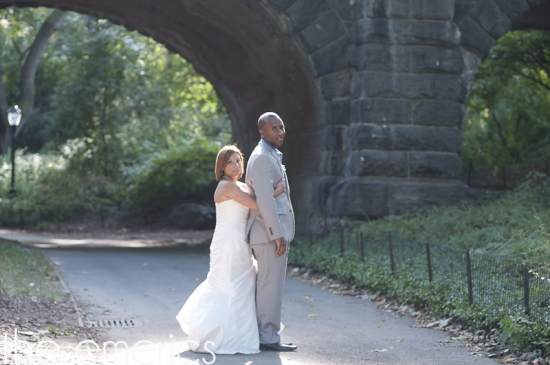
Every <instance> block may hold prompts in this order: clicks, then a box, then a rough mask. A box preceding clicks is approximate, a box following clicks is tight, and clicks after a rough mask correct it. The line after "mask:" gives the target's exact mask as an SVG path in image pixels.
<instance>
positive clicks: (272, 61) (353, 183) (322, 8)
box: [0, 0, 550, 231]
mask: <svg viewBox="0 0 550 365" xmlns="http://www.w3.org/2000/svg"><path fill="white" fill-rule="evenodd" d="M11 5H21V6H47V7H56V8H61V9H67V10H74V11H78V12H81V13H86V14H91V15H94V16H97V17H103V18H107V19H109V20H111V21H113V22H115V23H117V24H122V25H124V26H126V27H127V28H129V29H136V30H137V31H139V32H141V33H143V34H145V35H148V36H150V37H153V38H154V39H156V40H157V41H159V42H161V43H163V44H165V45H166V46H167V47H168V48H169V49H171V50H173V51H174V52H177V53H179V54H181V55H182V56H183V57H185V58H186V59H188V60H189V61H190V62H192V63H193V65H194V66H195V68H196V69H197V70H198V71H199V72H201V73H202V74H204V75H205V76H206V77H207V78H208V79H209V80H210V81H211V82H212V84H213V85H214V87H215V88H216V90H217V92H218V95H219V96H220V98H221V99H222V101H223V102H224V104H225V106H226V108H227V110H228V113H229V115H230V117H231V120H232V126H233V137H234V140H235V141H238V142H239V144H240V146H241V147H242V149H243V150H244V152H245V156H246V155H247V154H248V153H250V151H251V150H252V149H253V147H254V145H255V144H256V143H257V141H258V137H259V136H258V132H257V128H256V121H257V118H258V116H259V115H260V114H261V113H262V112H264V111H267V110H270V111H275V112H277V113H279V114H280V115H281V116H282V118H283V120H284V121H285V124H286V126H287V132H288V134H287V140H286V141H285V145H284V146H283V148H282V150H283V152H284V154H285V164H286V165H287V171H288V173H289V176H290V179H291V180H292V181H291V187H292V197H293V203H294V206H295V210H296V212H297V215H298V223H299V224H298V227H297V228H298V230H299V231H304V230H306V229H307V228H306V227H313V226H315V222H318V221H325V222H326V221H327V218H332V217H333V218H339V217H343V216H347V217H353V218H364V217H367V216H368V217H380V216H384V215H387V214H394V213H397V214H399V213H408V212H412V211H415V210H417V209H421V208H423V207H428V206H432V205H439V204H456V203H458V202H460V201H463V200H465V199H469V198H470V197H471V191H470V190H469V188H468V187H467V186H465V185H464V184H462V183H461V182H460V180H459V178H460V170H461V157H460V153H461V146H462V130H461V127H462V120H463V117H464V105H465V102H466V100H467V97H468V90H469V86H470V84H471V82H472V80H473V77H474V75H475V71H476V69H477V67H478V65H479V63H480V62H481V61H482V60H483V59H484V58H485V57H486V56H487V54H488V52H489V50H490V48H491V47H492V45H493V44H494V43H495V41H496V39H498V38H499V37H500V36H502V35H503V34H504V33H506V32H507V31H509V30H510V29H525V28H529V27H537V28H544V29H550V0H224V1H220V0H116V1H113V0H0V7H6V6H11ZM312 223H313V224H312Z"/></svg>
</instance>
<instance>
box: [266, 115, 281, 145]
mask: <svg viewBox="0 0 550 365" xmlns="http://www.w3.org/2000/svg"><path fill="white" fill-rule="evenodd" d="M285 134H286V131H285V124H284V123H283V121H282V120H280V119H279V118H276V117H271V118H269V119H268V120H267V121H266V122H265V124H264V126H263V128H262V129H260V135H261V136H262V139H263V140H264V141H266V142H267V143H269V144H270V145H271V146H272V147H274V148H279V147H281V146H282V145H283V141H284V139H285Z"/></svg>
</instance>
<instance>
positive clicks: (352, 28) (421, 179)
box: [269, 0, 544, 218]
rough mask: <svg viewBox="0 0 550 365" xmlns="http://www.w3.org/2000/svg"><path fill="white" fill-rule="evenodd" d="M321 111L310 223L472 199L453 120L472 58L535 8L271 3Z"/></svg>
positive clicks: (526, 2) (430, 2)
mask: <svg viewBox="0 0 550 365" xmlns="http://www.w3.org/2000/svg"><path fill="white" fill-rule="evenodd" d="M269 1H270V2H271V3H272V4H274V5H275V6H276V7H278V9H279V10H281V11H282V12H283V13H284V14H285V16H286V17H287V19H288V22H289V24H290V29H291V30H292V31H293V32H295V33H296V34H297V35H298V38H299V42H301V44H302V47H303V49H304V52H305V53H306V54H307V55H308V57H309V59H310V61H311V64H312V69H313V72H314V74H315V77H316V80H317V87H318V90H319V99H320V105H321V109H322V110H321V111H320V112H321V120H320V126H319V129H320V130H321V131H322V133H321V135H320V142H319V144H318V146H319V149H320V151H319V152H320V157H321V159H320V163H319V176H318V177H317V176H316V177H315V178H314V179H312V181H311V184H310V185H309V190H311V194H310V197H311V206H310V210H309V215H310V216H317V217H319V216H323V217H327V216H328V217H341V216H348V217H355V218H363V217H365V216H369V217H380V216H384V215H387V214H399V213H407V212H411V211H415V210H417V209H421V208H423V207H427V206H431V205H439V204H456V203H458V202H461V201H463V200H467V199H470V198H471V196H472V192H471V191H470V189H469V188H468V187H467V186H465V185H464V184H463V183H461V182H460V173H461V156H460V154H461V148H462V121H463V118H464V110H465V103H466V101H467V97H468V90H469V87H470V84H471V82H472V80H473V77H474V75H475V71H476V69H477V67H478V65H479V63H480V62H481V60H482V59H483V58H484V57H485V56H486V55H487V54H488V52H489V50H490V48H491V47H492V45H493V44H494V42H495V41H496V39H497V38H498V37H500V36H501V35H503V34H504V33H505V32H507V31H508V30H509V29H510V28H511V27H512V25H513V23H514V22H515V21H517V19H519V18H520V17H521V16H522V14H524V13H525V12H526V11H528V10H529V9H531V8H532V7H533V6H536V5H538V4H541V3H543V2H544V0H350V1H348V0H269Z"/></svg>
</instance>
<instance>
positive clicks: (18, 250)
mask: <svg viewBox="0 0 550 365" xmlns="http://www.w3.org/2000/svg"><path fill="white" fill-rule="evenodd" d="M0 290H1V293H2V294H3V295H10V296H18V297H24V296H33V297H38V298H42V299H52V300H57V301H63V300H65V299H66V294H65V293H64V292H63V290H62V288H61V285H60V283H59V278H58V276H57V273H56V270H55V268H54V267H53V265H52V263H51V262H50V260H48V258H47V257H46V256H45V255H44V253H42V252H41V251H40V250H38V249H34V248H28V247H23V246H21V245H19V244H16V243H14V242H9V241H4V240H0Z"/></svg>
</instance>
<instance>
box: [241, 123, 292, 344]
mask: <svg viewBox="0 0 550 365" xmlns="http://www.w3.org/2000/svg"><path fill="white" fill-rule="evenodd" d="M258 129H259V130H260V136H261V138H262V139H261V140H260V143H259V144H258V146H257V147H256V148H255V149H254V151H253V152H252V155H251V156H250V159H249V160H248V166H247V168H246V179H245V180H246V184H247V185H248V187H249V188H250V190H251V191H252V195H253V196H254V195H255V196H256V203H257V204H258V209H259V210H258V211H256V210H251V211H250V217H249V218H248V224H247V233H248V235H249V236H248V238H249V242H250V245H251V247H252V250H253V251H254V256H255V257H256V261H257V262H258V276H257V279H256V280H257V281H256V316H257V318H258V329H259V332H260V350H262V351H265V350H270V351H293V350H296V346H292V344H283V343H281V341H280V340H281V338H280V336H279V334H278V332H279V330H280V327H281V308H282V303H283V287H284V284H285V277H286V262H287V257H288V249H287V246H288V244H290V241H292V239H293V238H294V212H293V210H292V204H291V202H290V197H289V189H288V181H287V178H286V173H285V166H284V165H283V164H282V161H283V154H282V153H281V152H280V151H279V150H278V149H277V148H279V147H280V146H282V144H283V141H284V138H285V134H286V132H285V125H284V123H283V121H282V120H281V118H280V117H279V116H278V115H277V114H275V113H264V114H263V115H262V116H260V119H259V120H258ZM281 179H284V182H285V192H284V193H282V194H281V195H279V196H278V197H276V198H274V197H273V190H274V188H275V186H276V184H277V182H278V181H279V180H281Z"/></svg>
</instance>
